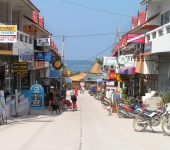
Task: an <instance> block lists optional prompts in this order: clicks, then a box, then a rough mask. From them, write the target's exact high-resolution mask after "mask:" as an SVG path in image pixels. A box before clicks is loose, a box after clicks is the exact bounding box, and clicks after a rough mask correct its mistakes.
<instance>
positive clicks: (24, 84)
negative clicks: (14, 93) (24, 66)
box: [21, 73, 30, 90]
mask: <svg viewBox="0 0 170 150" xmlns="http://www.w3.org/2000/svg"><path fill="white" fill-rule="evenodd" d="M29 89H30V73H28V74H27V76H25V77H22V78H21V90H29Z"/></svg>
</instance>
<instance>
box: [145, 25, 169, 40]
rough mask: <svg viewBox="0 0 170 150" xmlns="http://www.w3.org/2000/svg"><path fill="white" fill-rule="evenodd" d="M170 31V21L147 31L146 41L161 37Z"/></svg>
mask: <svg viewBox="0 0 170 150" xmlns="http://www.w3.org/2000/svg"><path fill="white" fill-rule="evenodd" d="M169 33H170V23H167V24H165V25H163V26H161V27H159V28H156V29H154V30H152V31H150V32H147V33H146V36H145V41H152V39H155V38H159V37H161V36H164V35H166V34H169Z"/></svg>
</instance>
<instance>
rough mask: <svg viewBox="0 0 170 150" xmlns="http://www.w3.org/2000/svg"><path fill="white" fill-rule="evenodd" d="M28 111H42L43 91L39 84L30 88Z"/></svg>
mask: <svg viewBox="0 0 170 150" xmlns="http://www.w3.org/2000/svg"><path fill="white" fill-rule="evenodd" d="M29 99H30V109H32V110H42V109H44V89H43V87H42V86H41V85H40V84H33V85H32V86H31V88H30V98H29Z"/></svg>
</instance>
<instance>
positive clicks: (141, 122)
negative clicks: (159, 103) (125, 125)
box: [133, 105, 170, 136]
mask: <svg viewBox="0 0 170 150" xmlns="http://www.w3.org/2000/svg"><path fill="white" fill-rule="evenodd" d="M136 112H137V114H138V116H137V117H136V118H135V119H134V121H133V127H134V129H135V131H138V132H142V131H144V130H145V129H146V127H147V126H150V127H151V129H152V126H158V125H160V123H161V121H162V120H163V122H162V130H163V132H164V133H165V134H167V135H169V136H170V111H169V107H168V105H165V106H164V107H158V108H156V109H155V110H153V111H150V110H141V109H138V110H137V111H136ZM152 131H153V132H154V130H153V129H152Z"/></svg>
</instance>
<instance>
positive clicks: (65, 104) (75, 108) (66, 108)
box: [62, 99, 77, 111]
mask: <svg viewBox="0 0 170 150" xmlns="http://www.w3.org/2000/svg"><path fill="white" fill-rule="evenodd" d="M62 103H63V104H64V106H63V107H64V110H65V111H67V110H68V109H72V103H71V102H70V101H69V100H66V99H63V100H62ZM73 109H74V110H75V111H77V104H76V105H75V107H74V108H73Z"/></svg>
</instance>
